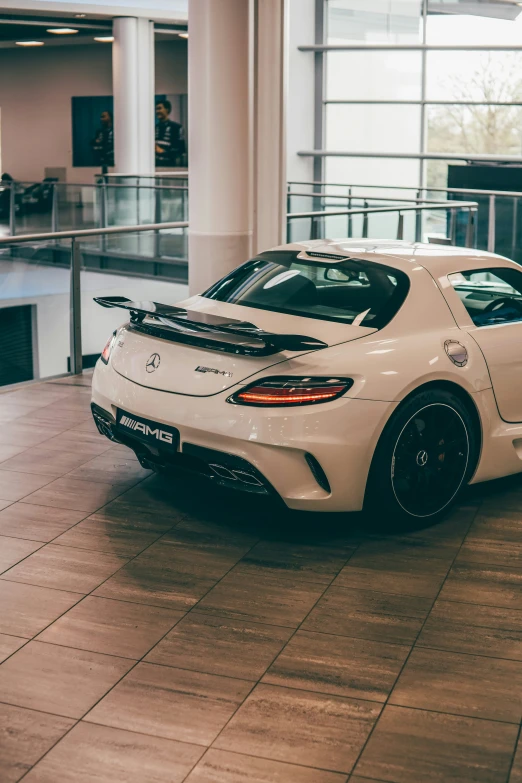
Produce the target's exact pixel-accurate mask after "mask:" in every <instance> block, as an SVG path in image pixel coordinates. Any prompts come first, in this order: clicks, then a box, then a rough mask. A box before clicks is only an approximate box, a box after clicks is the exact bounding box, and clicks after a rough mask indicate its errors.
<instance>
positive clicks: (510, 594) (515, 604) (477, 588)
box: [440, 563, 522, 609]
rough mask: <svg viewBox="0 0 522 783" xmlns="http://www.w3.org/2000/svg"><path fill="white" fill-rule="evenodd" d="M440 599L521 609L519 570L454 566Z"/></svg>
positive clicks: (468, 564)
mask: <svg viewBox="0 0 522 783" xmlns="http://www.w3.org/2000/svg"><path fill="white" fill-rule="evenodd" d="M440 598H442V599H445V600H448V601H463V602H465V603H470V604H485V605H489V606H499V607H505V608H506V609H522V568H512V567H505V566H499V565H487V564H484V563H457V564H455V565H454V566H453V568H452V569H451V571H450V573H449V575H448V578H447V579H446V581H445V583H444V586H443V588H442V590H441V592H440Z"/></svg>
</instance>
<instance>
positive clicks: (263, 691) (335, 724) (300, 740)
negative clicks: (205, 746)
mask: <svg viewBox="0 0 522 783" xmlns="http://www.w3.org/2000/svg"><path fill="white" fill-rule="evenodd" d="M380 711H381V705H380V704H376V703H375V702H369V701H358V700H356V699H343V698H341V697H339V696H326V695H324V694H320V693H307V692H306V691H300V690H294V689H290V688H279V687H275V686H273V685H258V686H256V688H255V689H254V691H253V692H252V694H251V695H250V696H249V698H248V699H247V700H246V702H245V703H244V704H243V705H242V706H241V707H240V709H239V710H238V711H237V712H236V714H235V715H234V717H233V718H232V720H231V721H230V722H229V723H228V725H227V726H226V728H225V729H224V731H223V732H222V733H221V735H220V736H219V738H218V740H217V742H216V743H215V747H216V748H221V749H222V750H232V751H235V752H238V753H246V754H248V755H252V756H262V757H264V758H271V759H275V760H278V761H286V762H292V763H293V764H301V765H303V766H309V767H318V768H319V769H325V770H331V771H332V772H346V773H348V772H351V770H352V767H353V765H354V764H355V761H356V760H357V757H358V755H359V753H360V752H361V750H362V748H363V746H364V744H365V742H366V740H367V738H368V735H369V734H370V731H371V730H372V728H373V725H374V723H375V721H376V720H377V718H378V716H379V713H380Z"/></svg>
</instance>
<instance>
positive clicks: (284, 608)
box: [199, 571, 325, 628]
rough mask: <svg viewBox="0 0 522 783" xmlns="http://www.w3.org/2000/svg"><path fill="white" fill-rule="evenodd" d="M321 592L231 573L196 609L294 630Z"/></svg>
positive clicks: (274, 579)
mask: <svg viewBox="0 0 522 783" xmlns="http://www.w3.org/2000/svg"><path fill="white" fill-rule="evenodd" d="M254 584H255V589H252V588H253V585H254ZM324 589H325V586H324V585H322V584H319V583H315V582H307V581H303V580H291V579H290V578H289V577H284V578H280V577H277V576H272V575H257V577H256V578H255V580H254V579H253V578H252V575H250V574H245V573H241V572H236V571H233V572H231V573H230V574H228V575H227V576H226V577H225V578H224V579H222V580H221V581H220V582H219V583H218V584H217V585H216V587H214V588H213V590H211V591H210V592H209V594H208V595H206V596H205V598H203V600H202V601H201V602H200V604H199V608H200V609H201V610H202V611H204V612H205V613H208V614H216V615H219V616H221V617H231V618H234V619H243V620H253V621H258V622H266V623H270V624H272V625H283V626H287V627H290V628H297V626H298V625H299V624H300V623H301V622H302V621H303V620H304V618H305V617H306V615H307V614H308V612H309V611H310V609H311V608H312V607H313V606H314V604H315V603H316V601H317V600H318V599H319V598H320V596H321V595H322V593H323V591H324Z"/></svg>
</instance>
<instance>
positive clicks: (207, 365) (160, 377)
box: [110, 296, 376, 397]
mask: <svg viewBox="0 0 522 783" xmlns="http://www.w3.org/2000/svg"><path fill="white" fill-rule="evenodd" d="M176 304H177V306H179V307H183V308H186V309H189V310H191V311H198V312H203V313H209V314H211V315H218V316H223V317H226V318H233V319H237V320H244V321H248V322H250V323H254V324H255V325H256V326H258V327H259V328H260V329H264V330H266V331H268V332H273V333H276V334H300V335H306V336H308V337H314V338H316V339H318V340H322V341H323V342H324V343H326V344H327V345H328V346H331V345H338V344H339V343H345V342H350V341H351V340H357V339H359V338H361V337H366V336H367V335H369V334H372V333H373V332H375V331H376V330H375V329H370V328H368V327H365V326H350V325H348V324H338V323H335V322H332V321H320V320H317V319H315V318H303V317H299V316H293V315H287V314H284V313H277V312H270V311H267V310H258V309H255V308H252V307H243V306H241V305H235V304H230V303H228V302H218V301H216V300H212V299H206V298H205V297H201V296H196V297H192V298H191V299H188V300H186V301H184V302H179V303H176ZM306 353H312V354H314V353H316V352H315V351H311V352H310V351H301V352H296V351H280V352H278V353H275V354H272V355H270V356H244V355H239V354H235V353H228V352H227V353H224V352H221V351H217V350H211V349H209V348H207V347H201V348H200V347H195V346H192V345H191V346H189V345H184V344H182V343H178V342H172V341H170V340H168V339H162V338H159V337H156V336H150V335H147V334H143V333H141V332H139V331H136V330H134V329H133V328H132V327H129V326H124V327H122V328H121V329H120V331H119V333H118V338H117V340H116V343H115V345H114V348H113V350H112V354H111V359H110V362H111V365H112V367H113V369H114V370H115V371H116V372H117V373H119V374H120V375H122V376H123V377H125V378H127V379H128V380H130V381H132V382H133V383H137V384H140V386H145V387H147V388H150V389H156V390H158V391H165V392H171V393H174V394H185V395H190V396H196V397H207V396H210V395H213V394H219V393H220V392H223V391H226V390H227V389H230V388H232V387H233V386H235V385H236V384H238V383H243V382H245V381H246V380H247V379H248V378H249V377H250V376H252V375H255V374H257V373H259V372H261V371H263V370H269V369H270V368H272V369H273V370H274V372H275V373H276V374H277V369H276V368H277V365H278V364H280V363H281V362H285V361H287V360H288V359H291V358H295V357H297V356H303V355H304V354H306ZM153 354H157V356H156V357H154V359H153V361H150V360H151V357H152V356H153Z"/></svg>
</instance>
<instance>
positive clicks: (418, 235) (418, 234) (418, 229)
mask: <svg viewBox="0 0 522 783" xmlns="http://www.w3.org/2000/svg"><path fill="white" fill-rule="evenodd" d="M419 201H422V192H421V191H420V190H418V191H417V203H419ZM415 241H416V242H422V212H421V211H420V209H417V210H415Z"/></svg>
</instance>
